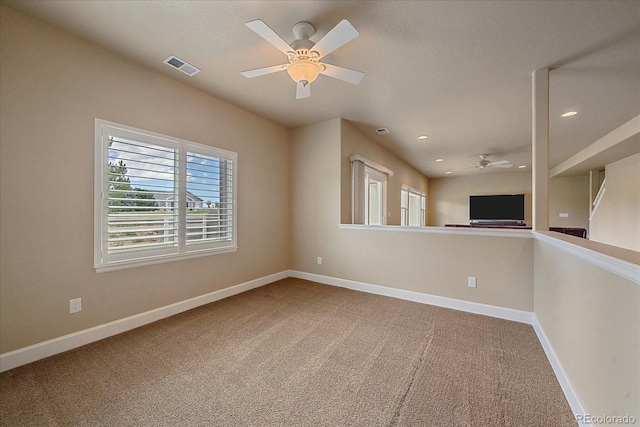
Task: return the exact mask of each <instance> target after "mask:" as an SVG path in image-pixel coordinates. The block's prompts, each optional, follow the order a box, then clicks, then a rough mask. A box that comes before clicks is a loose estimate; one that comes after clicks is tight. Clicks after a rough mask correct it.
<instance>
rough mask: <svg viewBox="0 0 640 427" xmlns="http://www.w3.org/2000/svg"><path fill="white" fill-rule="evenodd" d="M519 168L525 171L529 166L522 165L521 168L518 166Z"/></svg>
mask: <svg viewBox="0 0 640 427" xmlns="http://www.w3.org/2000/svg"><path fill="white" fill-rule="evenodd" d="M518 167H519V168H520V169H524V168H526V167H527V165H520V166H518Z"/></svg>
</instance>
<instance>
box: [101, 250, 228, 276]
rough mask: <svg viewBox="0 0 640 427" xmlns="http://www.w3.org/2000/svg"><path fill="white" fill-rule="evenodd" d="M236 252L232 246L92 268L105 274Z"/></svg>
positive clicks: (119, 262)
mask: <svg viewBox="0 0 640 427" xmlns="http://www.w3.org/2000/svg"><path fill="white" fill-rule="evenodd" d="M237 250H238V247H237V246H232V247H226V248H220V249H216V250H206V251H202V252H191V253H188V254H182V255H165V256H158V257H154V258H145V259H136V260H127V261H118V262H113V263H111V264H107V265H94V266H93V268H94V269H95V270H96V272H97V273H107V272H110V271H117V270H124V269H127V268H135V267H145V266H148V265H155V264H164V263H167V262H172V261H183V260H186V259H192V258H201V257H204V256H211V255H218V254H224V253H229V252H236V251H237Z"/></svg>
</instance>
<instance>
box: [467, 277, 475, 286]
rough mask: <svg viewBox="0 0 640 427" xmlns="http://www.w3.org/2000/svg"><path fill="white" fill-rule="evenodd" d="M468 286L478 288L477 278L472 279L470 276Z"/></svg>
mask: <svg viewBox="0 0 640 427" xmlns="http://www.w3.org/2000/svg"><path fill="white" fill-rule="evenodd" d="M467 285H468V286H469V287H470V288H475V287H476V285H477V281H476V278H475V277H471V276H469V280H468V281H467Z"/></svg>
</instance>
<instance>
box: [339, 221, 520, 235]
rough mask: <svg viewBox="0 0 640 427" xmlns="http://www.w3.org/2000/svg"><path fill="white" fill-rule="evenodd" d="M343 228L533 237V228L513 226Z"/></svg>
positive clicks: (346, 227)
mask: <svg viewBox="0 0 640 427" xmlns="http://www.w3.org/2000/svg"><path fill="white" fill-rule="evenodd" d="M338 226H339V228H340V229H342V230H373V231H395V232H402V233H426V234H448V235H451V236H456V235H461V236H485V237H519V238H529V239H531V238H533V234H532V233H531V230H529V229H527V230H514V229H511V228H505V229H501V228H479V227H474V228H464V227H460V228H457V227H406V226H401V225H362V224H339V225H338Z"/></svg>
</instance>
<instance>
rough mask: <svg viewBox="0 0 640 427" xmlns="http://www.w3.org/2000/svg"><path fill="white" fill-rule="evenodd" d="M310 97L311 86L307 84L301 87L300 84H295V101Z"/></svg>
mask: <svg viewBox="0 0 640 427" xmlns="http://www.w3.org/2000/svg"><path fill="white" fill-rule="evenodd" d="M310 96H311V84H310V83H307V84H306V85H305V86H302V85H301V84H300V83H298V84H296V99H303V98H308V97H310Z"/></svg>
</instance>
